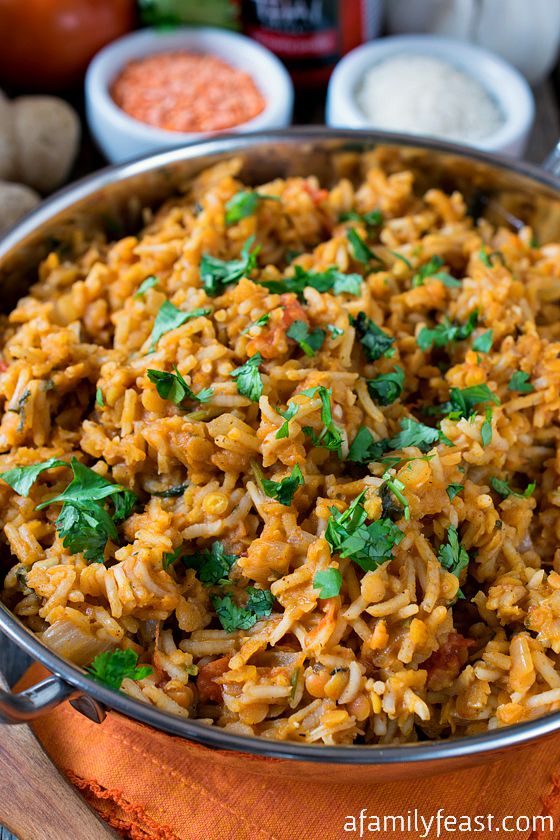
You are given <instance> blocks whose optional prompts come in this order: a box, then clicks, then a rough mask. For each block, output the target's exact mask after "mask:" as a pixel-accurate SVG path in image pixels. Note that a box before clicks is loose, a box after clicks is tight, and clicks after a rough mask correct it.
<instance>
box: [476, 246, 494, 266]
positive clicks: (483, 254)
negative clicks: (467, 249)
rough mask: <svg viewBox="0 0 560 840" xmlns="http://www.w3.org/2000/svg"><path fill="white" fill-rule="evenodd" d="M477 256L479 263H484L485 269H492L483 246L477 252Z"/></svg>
mask: <svg viewBox="0 0 560 840" xmlns="http://www.w3.org/2000/svg"><path fill="white" fill-rule="evenodd" d="M478 256H479V257H480V259H481V261H482V262H483V263H484V265H485V266H486V267H487V268H492V263H491V261H490V257H489V256H488V251H487V250H486V247H485V246H483V247H482V248H481V249H480V251H479V252H478Z"/></svg>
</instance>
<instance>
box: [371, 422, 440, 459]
mask: <svg viewBox="0 0 560 840" xmlns="http://www.w3.org/2000/svg"><path fill="white" fill-rule="evenodd" d="M440 434H441V433H440V432H439V431H438V429H433V428H432V427H431V426H425V425H424V424H423V423H419V422H418V421H417V420H411V419H410V418H409V417H403V419H402V420H401V431H400V432H398V434H396V435H395V436H394V437H392V438H389V440H388V441H387V446H386V449H405V447H407V446H417V447H418V449H420V451H421V452H427V451H428V449H430V448H431V447H432V446H433V445H434V444H435V443H437V442H438V440H439V439H440ZM380 442H383V441H380Z"/></svg>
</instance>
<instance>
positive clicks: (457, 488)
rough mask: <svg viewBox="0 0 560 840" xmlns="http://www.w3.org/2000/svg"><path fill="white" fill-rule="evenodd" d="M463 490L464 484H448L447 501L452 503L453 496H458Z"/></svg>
mask: <svg viewBox="0 0 560 840" xmlns="http://www.w3.org/2000/svg"><path fill="white" fill-rule="evenodd" d="M464 489H465V485H464V484H448V485H447V495H448V496H449V501H450V502H452V501H453V499H454V498H455V496H458V495H459V493H461V492H462V491H463V490H464Z"/></svg>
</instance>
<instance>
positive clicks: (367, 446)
mask: <svg viewBox="0 0 560 840" xmlns="http://www.w3.org/2000/svg"><path fill="white" fill-rule="evenodd" d="M380 442H381V441H377V440H375V439H374V437H373V435H372V433H371V432H370V430H369V429H368V428H366V426H360V428H359V429H358V431H357V433H356V437H355V438H354V440H353V441H352V443H351V444H350V447H349V449H348V458H347V460H348V461H352V462H353V463H355V464H369V463H370V462H371V461H377V460H378V458H379V457H380V456H381V455H382V453H383V447H381V446H379V443H380Z"/></svg>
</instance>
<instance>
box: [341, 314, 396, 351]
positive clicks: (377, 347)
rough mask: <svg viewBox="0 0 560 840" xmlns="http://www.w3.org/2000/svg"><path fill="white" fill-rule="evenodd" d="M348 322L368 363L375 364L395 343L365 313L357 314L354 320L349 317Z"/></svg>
mask: <svg viewBox="0 0 560 840" xmlns="http://www.w3.org/2000/svg"><path fill="white" fill-rule="evenodd" d="M350 322H351V324H352V326H353V327H354V329H355V330H356V335H357V336H358V339H359V341H360V344H361V345H362V348H363V351H364V355H365V357H366V359H367V360H368V361H369V362H375V361H376V360H377V359H380V358H381V356H385V355H387V353H388V351H389V350H390V349H391V347H392V345H393V344H394V343H395V339H394V338H391V336H390V335H387V333H386V332H384V331H383V330H382V329H381V328H380V327H378V326H377V324H376V323H374V322H373V321H372V320H371V319H370V318H368V317H367V315H366V313H365V312H359V313H358V314H357V316H356V317H355V318H352V317H350Z"/></svg>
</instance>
